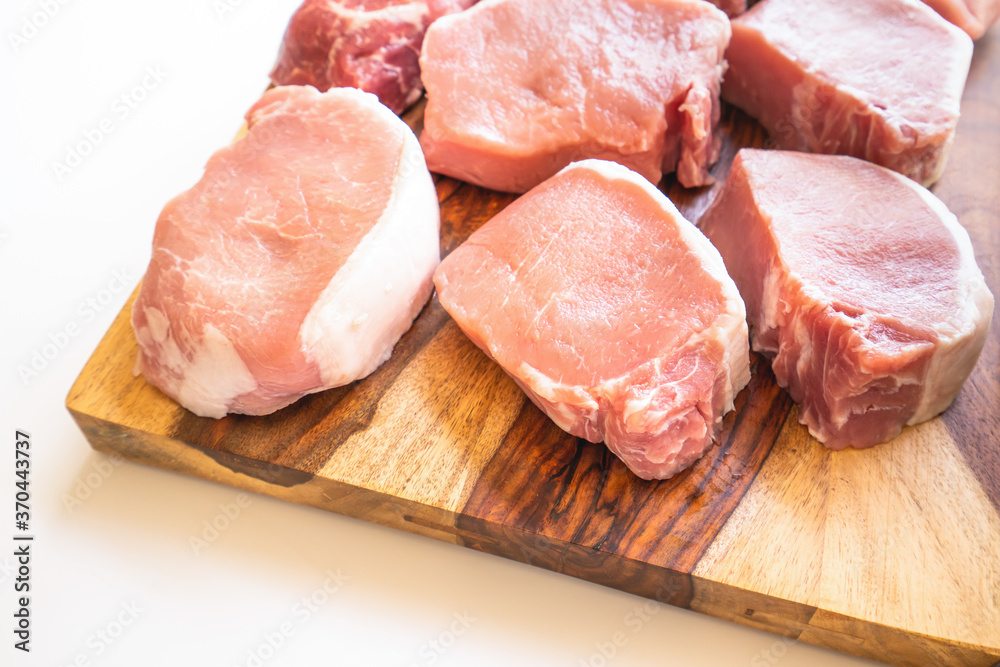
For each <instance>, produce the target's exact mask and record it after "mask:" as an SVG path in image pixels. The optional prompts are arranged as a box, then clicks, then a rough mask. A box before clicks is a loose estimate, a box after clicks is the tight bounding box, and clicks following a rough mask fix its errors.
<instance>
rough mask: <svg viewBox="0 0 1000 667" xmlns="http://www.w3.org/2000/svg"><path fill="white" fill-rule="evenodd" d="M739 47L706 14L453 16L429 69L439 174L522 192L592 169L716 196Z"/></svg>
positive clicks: (547, 8)
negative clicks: (727, 55) (723, 124)
mask: <svg viewBox="0 0 1000 667" xmlns="http://www.w3.org/2000/svg"><path fill="white" fill-rule="evenodd" d="M729 34H730V29H729V21H728V19H727V18H726V16H725V15H724V14H723V13H722V12H721V11H719V10H718V9H717V8H716V7H714V6H713V5H711V4H710V3H708V2H703V1H702V0H542V1H539V0H493V1H490V2H486V3H482V4H479V5H477V6H475V7H473V8H472V9H470V10H468V11H466V12H462V13H461V14H453V15H451V16H447V17H445V18H443V19H441V20H439V21H436V22H435V23H434V24H433V25H432V26H431V28H430V29H429V30H428V31H427V36H426V38H425V40H424V47H423V53H422V55H421V57H420V66H421V69H422V71H423V78H424V86H425V88H426V89H427V109H426V113H425V118H424V123H425V125H424V131H423V134H422V135H421V137H420V142H421V145H422V146H423V148H424V153H425V155H426V156H427V164H428V166H429V167H430V168H431V170H432V171H437V172H440V173H442V174H447V175H449V176H454V177H456V178H460V179H462V180H466V181H469V182H471V183H476V184H478V185H482V186H484V187H488V188H493V189H495V190H505V191H509V192H524V191H526V190H528V189H530V188H532V187H534V186H535V185H537V184H538V183H540V182H542V181H543V180H545V179H546V178H548V177H549V176H552V175H553V174H555V173H556V172H557V171H559V170H560V169H561V168H563V167H565V166H566V165H567V164H569V163H570V162H572V161H574V160H578V159H582V158H587V157H597V158H604V159H608V160H614V161H615V162H619V163H621V164H624V165H626V166H628V167H630V168H631V169H634V170H635V171H638V172H639V173H640V174H642V175H643V176H645V177H646V178H648V179H649V180H650V181H652V182H654V183H655V182H658V181H659V180H660V177H661V176H662V174H663V173H666V172H671V171H674V170H676V171H677V178H678V180H679V181H680V182H681V183H682V184H683V185H685V186H698V185H704V184H707V183H710V182H711V180H712V179H711V176H709V174H708V167H709V166H710V165H711V164H713V163H714V162H715V160H716V159H717V157H718V148H719V146H718V141H717V140H716V139H715V137H714V128H715V124H716V122H717V121H718V117H719V85H720V83H719V82H720V78H721V76H722V73H723V71H724V69H725V62H724V61H723V59H722V54H723V52H724V51H725V49H726V45H727V44H728V43H729Z"/></svg>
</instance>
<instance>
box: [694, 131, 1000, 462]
mask: <svg viewBox="0 0 1000 667" xmlns="http://www.w3.org/2000/svg"><path fill="white" fill-rule="evenodd" d="M700 225H701V228H702V231H704V232H705V233H706V234H707V235H708V237H709V238H710V239H711V240H712V242H713V243H714V244H715V245H716V247H717V248H718V249H719V251H720V252H721V253H722V257H723V258H724V259H725V261H726V266H727V268H728V269H729V273H730V274H731V275H732V277H733V279H734V280H735V281H736V284H737V286H739V288H740V293H741V294H742V295H743V299H744V300H745V301H746V306H747V312H748V315H749V320H750V330H751V336H752V339H751V340H752V342H753V346H754V349H755V350H757V351H759V352H762V353H764V354H765V355H767V356H769V357H771V358H772V359H773V361H772V365H773V368H774V375H775V378H776V379H777V381H778V383H779V384H780V385H781V386H783V387H786V388H787V389H788V391H789V393H790V394H791V396H792V398H793V399H794V400H795V401H796V402H797V403H798V404H799V419H800V421H802V423H804V424H806V425H807V426H808V427H809V430H810V432H811V433H812V434H813V435H814V436H815V437H816V438H817V439H818V440H820V441H821V442H823V443H825V444H826V445H827V446H828V447H830V448H832V449H841V448H844V447H847V446H848V445H850V446H854V447H868V446H871V445H874V444H876V443H880V442H885V441H887V440H889V439H891V438H893V437H895V436H896V435H897V434H898V433H899V432H900V430H901V429H902V427H903V426H904V425H906V424H916V423H918V422H922V421H925V420H927V419H930V418H931V417H933V416H935V415H937V414H938V413H940V412H941V411H943V410H944V409H945V408H947V407H948V405H949V404H951V402H952V400H953V399H954V398H955V395H956V394H957V393H958V390H959V389H960V388H961V386H962V383H963V382H965V379H966V378H967V377H968V376H969V373H970V372H971V371H972V368H973V366H974V365H975V363H976V360H977V359H978V357H979V353H980V351H981V350H982V348H983V344H984V341H985V338H986V331H987V329H988V327H989V322H990V317H991V315H992V312H993V296H992V294H990V292H989V290H988V289H987V288H986V284H985V282H984V280H983V275H982V273H981V272H980V271H979V267H978V266H977V265H976V260H975V257H974V255H973V251H972V244H971V243H970V241H969V235H968V234H967V233H966V231H965V229H964V228H963V227H962V226H961V225H960V224H959V223H958V221H957V220H956V218H955V216H954V215H952V214H951V213H950V212H949V211H948V209H947V208H946V207H945V205H944V204H942V203H941V201H940V200H939V199H937V198H936V197H935V196H934V195H932V194H931V193H930V192H928V191H927V190H925V189H924V188H922V187H921V186H920V185H918V184H917V183H915V182H913V181H911V180H909V179H907V178H904V177H902V176H900V175H899V174H897V173H895V172H892V171H889V170H887V169H883V168H882V167H878V166H876V165H872V164H870V163H867V162H863V161H861V160H857V159H855V158H851V157H843V156H826V155H808V154H805V153H792V152H785V151H763V150H752V149H747V148H745V149H743V150H741V151H740V152H739V154H738V155H737V156H736V160H735V162H734V163H733V167H732V171H730V173H729V177H728V178H727V179H726V183H725V186H724V187H723V190H722V193H721V194H720V196H719V198H718V200H717V201H716V202H715V203H714V204H713V205H712V207H711V208H710V209H709V210H708V211H706V213H705V215H704V216H703V217H702V220H701V221H700Z"/></svg>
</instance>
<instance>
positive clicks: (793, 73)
mask: <svg viewBox="0 0 1000 667" xmlns="http://www.w3.org/2000/svg"><path fill="white" fill-rule="evenodd" d="M971 58H972V40H970V39H969V36H968V35H966V34H965V33H963V32H962V31H961V30H959V29H957V28H956V27H955V26H953V25H951V24H950V23H948V22H947V21H945V20H943V19H942V18H941V17H940V16H938V15H937V14H936V13H935V12H934V11H933V10H931V9H930V8H929V7H927V5H925V4H923V3H922V2H918V1H917V0H858V1H856V2H855V1H852V2H830V1H828V0H764V1H763V2H760V3H758V4H756V5H754V6H753V8H751V9H750V10H749V11H748V12H746V13H745V14H742V15H741V16H739V17H737V18H735V19H733V39H732V43H731V44H730V46H729V50H728V51H727V52H726V59H727V60H728V61H729V71H728V73H727V74H726V79H725V82H724V83H723V86H722V96H723V98H724V99H726V100H727V101H728V102H731V103H732V104H735V105H736V106H738V107H740V108H741V109H743V110H744V111H746V112H747V113H749V114H750V115H751V116H753V117H754V118H756V119H757V120H759V121H760V123H761V124H762V125H763V126H764V127H765V128H766V129H767V131H768V133H769V134H770V136H771V140H772V141H773V142H774V143H775V144H776V146H777V147H778V148H787V149H791V150H800V151H809V152H814V153H832V154H841V155H853V156H854V157H859V158H863V159H865V160H868V161H870V162H875V163H876V164H880V165H882V166H884V167H888V168H890V169H894V170H896V171H898V172H900V173H901V174H905V175H907V176H909V177H911V178H913V179H914V180H916V181H918V182H920V183H923V184H925V185H929V184H931V183H933V182H934V181H936V180H937V179H938V178H939V177H940V176H941V172H942V171H943V170H944V166H945V162H946V161H947V158H948V152H949V151H950V149H951V144H952V139H953V137H954V134H955V127H956V125H957V124H958V116H959V102H960V100H961V97H962V89H963V88H964V86H965V79H966V76H967V75H968V73H969V63H970V62H971Z"/></svg>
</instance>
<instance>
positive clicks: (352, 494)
mask: <svg viewBox="0 0 1000 667" xmlns="http://www.w3.org/2000/svg"><path fill="white" fill-rule="evenodd" d="M74 386H75V385H74ZM67 409H68V410H69V412H70V414H71V416H72V417H73V419H74V421H76V423H77V425H78V426H79V428H80V429H81V431H82V432H83V434H84V435H85V437H86V439H87V441H88V442H89V444H90V445H91V447H92V448H93V449H95V450H96V451H99V452H102V453H105V454H110V455H115V456H120V457H122V458H124V459H127V460H130V461H133V462H137V463H142V464H145V465H150V466H153V467H158V468H161V469H165V470H170V471H172V472H180V473H182V474H187V475H191V476H193V477H197V478H200V479H204V480H207V481H212V482H217V483H222V484H225V485H227V486H231V487H235V488H240V489H243V490H247V491H252V492H255V493H261V494H264V495H268V496H271V497H274V498H279V499H281V500H287V501H290V502H294V503H297V504H303V505H307V506H311V507H315V508H318V509H322V510H326V511H330V512H334V513H337V514H340V515H343V516H347V517H351V518H355V519H361V520H364V521H369V522H372V523H376V524H378V525H382V526H386V527H389V528H395V529H398V530H403V531H406V532H409V533H413V534H416V535H422V536H424V537H431V538H434V539H437V540H441V541H443V542H446V543H449V544H455V545H458V546H463V547H467V548H471V549H474V550H476V551H479V552H482V553H487V554H490V555H493V556H499V557H503V558H508V559H510V560H515V561H518V562H521V563H525V564H528V565H533V566H536V567H543V568H545V569H548V570H552V571H554V572H557V573H560V574H567V575H570V576H573V577H575V578H578V579H582V580H584V581H588V582H591V583H596V584H598V585H603V586H608V587H610V588H615V589H617V590H621V591H624V592H627V593H631V594H634V595H638V596H641V597H645V598H649V599H653V600H657V601H659V602H662V603H665V604H670V605H672V606H676V607H680V608H682V609H689V610H691V611H695V612H698V613H703V614H706V615H708V616H713V617H715V618H719V619H721V620H726V621H731V622H735V623H739V624H740V625H745V626H748V627H752V628H755V629H758V630H763V631H766V632H770V633H772V634H775V635H778V636H779V637H783V638H786V640H790V639H794V640H798V641H804V642H806V643H810V644H814V645H816V646H821V647H824V648H829V649H833V650H836V651H840V652H844V653H849V654H852V655H857V656H860V657H865V658H870V659H874V660H878V661H881V662H886V663H889V664H895V665H900V667H911V666H912V667H922V666H923V665H926V664H927V660H928V658H930V657H933V658H934V659H935V660H937V661H938V662H937V664H940V665H942V666H948V665H954V666H955V667H979V666H982V667H990V666H993V665H995V664H996V663H997V662H998V661H1000V647H988V646H976V645H971V644H967V643H964V642H960V641H954V640H950V639H947V638H943V637H933V636H929V635H924V634H920V633H914V632H909V631H907V630H905V629H904V628H897V627H892V626H887V625H884V624H880V623H876V622H872V621H868V620H866V619H862V618H855V617H851V616H846V615H843V614H838V613H835V612H832V611H828V610H824V609H822V608H819V607H815V606H811V605H807V604H804V603H800V602H795V601H792V600H785V599H781V598H775V597H772V596H770V595H767V594H765V593H761V592H757V591H753V590H749V589H742V588H738V587H736V586H733V585H731V584H726V583H723V582H720V581H714V580H711V579H708V578H705V577H702V576H696V575H693V574H691V573H689V572H680V571H677V570H672V569H669V568H665V567H661V566H658V565H655V564H651V563H647V562H642V561H637V560H634V559H630V558H627V557H624V556H621V555H618V554H613V553H609V552H601V551H596V550H593V549H590V548H586V547H582V546H580V545H576V544H572V543H566V542H562V541H557V540H552V539H550V538H548V537H546V536H543V535H539V534H534V533H530V534H529V533H528V531H524V530H522V529H519V528H516V527H512V526H507V525H503V524H499V523H496V522H492V521H488V520H485V519H480V518H475V517H468V516H463V515H461V514H460V513H458V512H452V511H450V510H447V509H444V508H440V507H436V506H433V505H427V504H423V503H418V502H415V501H412V500H408V499H405V498H401V497H397V496H390V495H387V494H384V493H381V492H379V491H376V490H372V489H367V488H364V487H360V486H354V485H350V484H347V483H345V482H341V481H338V480H335V479H330V478H324V477H319V476H316V475H309V474H307V473H302V472H301V471H297V470H294V469H285V470H288V471H290V472H292V473H296V474H298V475H300V477H298V478H297V479H295V478H294V475H293V481H292V482H289V481H288V479H287V476H282V474H281V473H280V472H275V473H274V481H273V482H269V481H267V480H266V479H262V478H260V477H256V476H253V475H251V474H247V472H246V471H248V470H253V468H254V465H253V463H254V462H251V461H250V460H249V459H246V458H245V457H241V456H239V455H235V454H229V453H227V452H221V451H218V450H213V453H212V454H209V453H207V452H206V449H205V448H203V447H200V446H198V445H193V444H191V443H187V442H184V441H182V440H178V439H176V438H171V437H169V436H166V435H163V434H155V433H150V432H146V431H140V430H138V429H135V428H132V427H129V426H124V425H121V424H117V423H114V422H111V421H108V420H105V419H102V418H101V417H97V416H94V415H90V414H87V413H86V412H83V411H81V410H78V409H77V408H75V407H74V402H73V401H72V400H71V399H70V398H68V399H67ZM227 459H228V460H229V465H226V463H223V462H222V461H224V460H227ZM271 465H276V464H271ZM242 466H245V468H244V470H242V471H241V470H239V468H240V467H242ZM279 467H280V466H279ZM518 537H519V538H520V539H518ZM539 539H542V540H544V544H545V548H544V549H539V548H537V546H538V541H539ZM532 545H534V546H532ZM692 569H693V568H692ZM616 577H617V578H616ZM748 612H750V613H748ZM776 641H779V642H780V641H783V640H782V639H779V640H776Z"/></svg>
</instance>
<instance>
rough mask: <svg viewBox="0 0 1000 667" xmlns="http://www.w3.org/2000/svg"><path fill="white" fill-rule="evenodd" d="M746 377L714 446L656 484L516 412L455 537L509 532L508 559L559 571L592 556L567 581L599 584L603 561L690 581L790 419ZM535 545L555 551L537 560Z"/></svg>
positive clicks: (785, 403)
mask: <svg viewBox="0 0 1000 667" xmlns="http://www.w3.org/2000/svg"><path fill="white" fill-rule="evenodd" d="M755 357H756V355H755ZM753 371H754V372H753V379H752V380H751V383H750V385H749V388H748V389H746V390H744V391H743V392H741V393H740V395H739V396H738V397H737V401H736V403H737V405H736V410H735V411H734V412H731V413H729V415H727V417H726V419H725V420H724V422H723V428H722V431H721V433H720V437H719V443H720V444H719V445H717V446H715V447H713V448H712V449H711V450H710V451H709V452H708V453H707V454H706V455H705V456H704V457H703V458H702V459H701V460H700V461H699V462H698V463H697V464H696V465H695V466H694V467H693V468H691V469H690V470H688V471H686V472H684V473H681V474H680V475H678V476H676V477H674V478H673V479H670V480H665V481H659V482H655V481H644V480H641V479H639V478H637V477H636V476H635V475H633V474H632V473H630V472H629V471H628V469H627V468H626V467H625V465H624V464H623V463H622V462H621V461H620V460H618V459H617V458H616V457H614V456H613V455H612V454H611V453H610V452H609V451H608V449H607V448H606V447H605V446H604V445H603V444H593V443H590V442H586V441H584V440H582V439H579V438H574V437H572V436H570V435H568V434H566V433H565V432H563V431H562V430H560V429H559V428H558V427H557V426H555V424H554V423H552V422H551V421H550V420H549V419H548V418H547V417H545V415H544V414H543V413H542V412H541V411H540V410H538V409H537V408H536V407H535V406H534V405H532V404H531V403H528V402H526V403H525V405H524V407H523V408H522V410H521V414H520V415H518V418H517V419H516V420H515V422H514V427H513V428H512V429H511V431H510V432H509V433H508V434H507V437H506V438H505V439H504V442H503V444H502V445H501V446H500V448H499V449H498V450H497V452H496V454H495V455H494V456H493V458H492V460H491V461H490V462H489V465H487V466H486V468H485V470H484V473H483V476H482V477H481V478H480V480H479V482H478V483H477V484H476V486H475V488H474V490H473V493H472V495H471V497H470V498H469V500H468V502H467V503H466V505H465V507H464V509H463V510H462V512H461V513H460V515H459V528H460V529H462V530H463V532H471V533H475V532H481V531H484V530H489V529H490V528H491V526H507V527H514V528H516V529H518V530H519V531H521V532H523V534H524V535H525V536H528V538H525V539H528V542H527V543H526V544H525V543H524V539H522V540H521V543H520V545H519V546H518V548H517V549H515V551H518V550H519V549H532V550H533V553H534V552H539V553H536V554H535V556H536V557H537V558H538V559H541V560H546V559H547V562H548V563H549V564H551V565H552V566H553V569H559V571H564V570H565V569H566V568H567V567H568V564H566V563H562V562H560V561H559V558H562V557H564V555H565V553H568V552H569V551H573V550H574V549H577V548H578V549H583V552H584V553H588V554H590V553H591V552H592V553H593V556H592V557H588V558H587V559H586V562H580V563H576V564H575V565H574V568H576V569H577V570H580V569H581V568H582V572H583V573H577V572H574V574H576V576H582V577H585V578H587V579H593V578H594V577H596V576H600V573H599V572H596V571H593V572H592V571H590V568H593V567H596V566H598V565H600V566H601V567H604V566H606V565H608V563H607V562H606V559H607V558H609V557H611V556H612V555H614V556H616V557H618V559H619V562H616V564H615V567H626V565H625V564H624V562H625V561H632V560H634V561H638V562H646V563H648V564H650V565H656V566H659V567H662V568H664V569H665V570H670V571H676V572H691V571H692V570H693V568H694V566H695V564H696V563H697V561H698V560H699V559H700V558H701V556H702V555H703V554H704V552H705V550H706V549H707V548H708V546H709V545H710V544H711V543H712V542H713V541H714V539H715V537H716V535H717V534H718V532H719V530H721V528H722V526H723V525H724V524H725V522H726V520H727V519H728V518H729V515H730V514H731V513H732V512H733V510H734V509H735V508H736V505H737V504H738V503H739V501H740V499H741V498H742V497H743V495H744V494H745V493H746V491H747V489H748V488H749V487H750V484H751V483H752V482H753V479H754V478H755V476H756V474H757V473H758V472H759V470H760V469H761V467H762V466H763V464H764V461H765V460H766V458H767V455H768V454H769V452H770V451H771V447H772V446H773V444H774V442H775V441H776V439H777V437H778V434H779V433H780V431H781V428H782V426H783V425H784V422H785V420H786V418H787V416H788V413H789V410H790V409H791V405H792V403H791V400H790V399H789V398H788V395H787V394H786V393H785V392H784V391H783V390H781V389H780V388H779V387H778V386H777V385H776V384H775V382H774V377H773V376H772V375H771V372H770V369H769V368H768V366H767V364H766V363H764V362H762V361H761V360H760V359H757V358H755V360H754V363H753ZM751 396H752V397H753V400H752V401H751V400H749V397H751ZM496 537H497V539H500V538H501V537H506V533H504V535H497V536H496ZM532 539H534V540H535V542H534V543H533V542H532ZM539 545H542V546H544V547H546V548H548V547H552V548H553V549H554V550H555V551H554V553H553V554H551V555H547V556H546V555H545V554H544V551H545V549H544V548H538V547H539ZM573 552H574V553H576V551H573ZM522 560H523V559H522Z"/></svg>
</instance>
